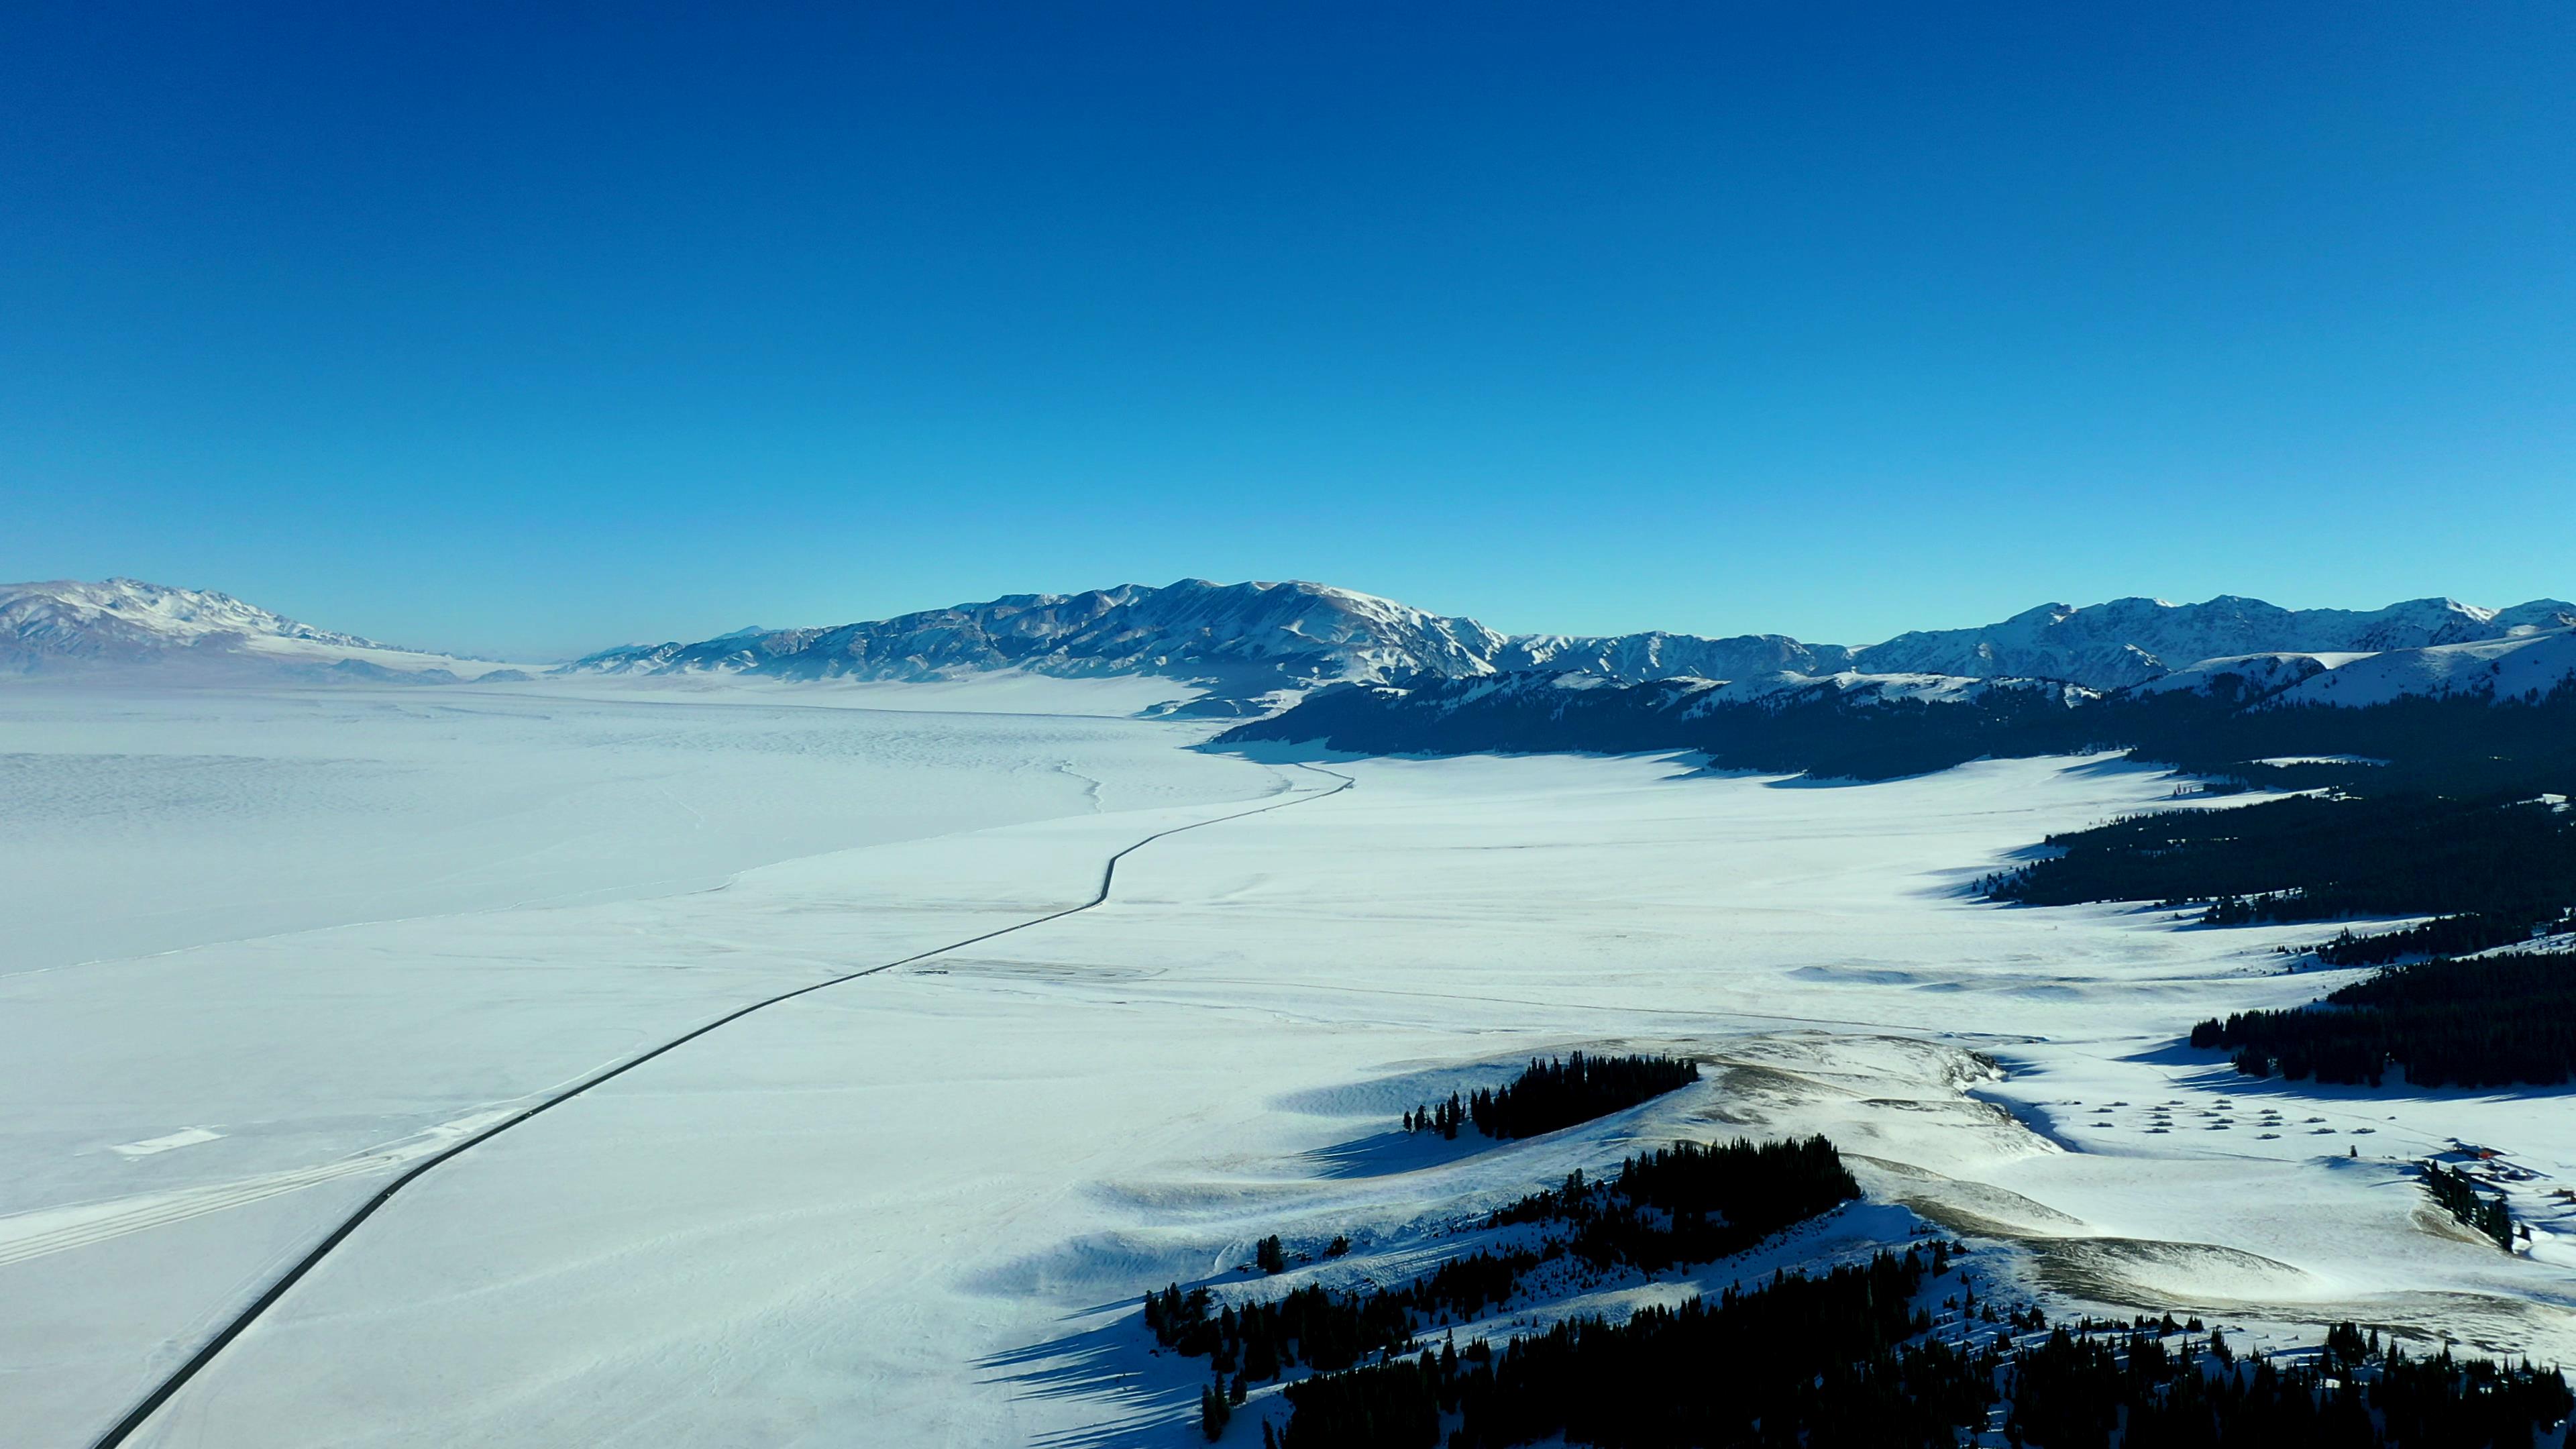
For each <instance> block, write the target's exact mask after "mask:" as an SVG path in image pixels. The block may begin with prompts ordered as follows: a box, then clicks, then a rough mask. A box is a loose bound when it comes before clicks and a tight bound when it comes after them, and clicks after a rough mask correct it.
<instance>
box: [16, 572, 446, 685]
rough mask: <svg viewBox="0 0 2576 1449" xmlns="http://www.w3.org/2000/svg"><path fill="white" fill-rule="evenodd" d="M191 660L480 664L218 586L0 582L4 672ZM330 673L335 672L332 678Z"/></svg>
mask: <svg viewBox="0 0 2576 1449" xmlns="http://www.w3.org/2000/svg"><path fill="white" fill-rule="evenodd" d="M145 663H164V664H182V665H185V666H186V667H188V668H189V669H191V670H194V671H199V672H204V671H216V672H223V671H228V670H229V671H233V672H238V671H239V670H240V669H243V668H255V669H266V670H271V671H274V670H276V669H281V668H283V669H289V670H299V671H304V672H306V673H308V674H314V675H315V677H329V678H358V677H364V678H408V679H423V680H427V679H432V678H440V677H443V678H456V677H460V676H463V675H478V676H479V675H483V674H486V673H489V672H490V671H489V666H484V665H481V664H480V663H479V662H478V661H473V660H463V659H455V658H451V657H449V656H447V655H440V654H426V653H423V652H421V651H419V650H411V649H403V648H399V647H397V646H395V645H391V644H386V643H382V642H380V641H378V640H374V639H369V638H366V637H364V636H362V635H357V634H344V633H341V632H339V631H337V630H333V629H323V628H317V627H316V626H314V625H311V624H307V623H304V622H302V621H300V620H296V619H290V618H287V617H286V616H285V615H283V614H277V613H273V612H271V611H269V610H267V609H263V608H260V607H259V606H258V605H256V604H250V603H245V602H243V601H242V600H240V599H237V598H235V597H233V596H232V595H230V594H226V593H221V592H218V591H216V590H213V589H183V588H175V587H172V586H170V585H168V584H156V583H150V582H147V581H146V580H143V579H135V578H125V577H117V578H111V579H104V580H101V581H99V582H97V583H88V582H83V581H81V580H78V579H52V580H46V581H43V582H37V583H24V584H0V672H11V673H34V672H47V673H50V672H59V671H63V670H79V669H94V668H101V667H109V666H132V665H137V664H145ZM320 671H330V672H329V673H327V674H324V673H320Z"/></svg>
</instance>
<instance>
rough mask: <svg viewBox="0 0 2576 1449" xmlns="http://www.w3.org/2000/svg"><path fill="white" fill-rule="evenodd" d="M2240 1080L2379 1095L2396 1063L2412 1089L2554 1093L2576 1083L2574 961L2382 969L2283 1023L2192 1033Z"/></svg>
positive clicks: (2548, 957)
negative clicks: (2348, 1087)
mask: <svg viewBox="0 0 2576 1449" xmlns="http://www.w3.org/2000/svg"><path fill="white" fill-rule="evenodd" d="M2191 1044H2192V1045H2193V1046H2195V1047H2200V1048H2203V1049H2209V1048H2225V1049H2227V1050H2229V1051H2230V1052H2232V1053H2233V1055H2234V1060H2235V1063H2236V1069H2237V1070H2238V1071H2240V1072H2243V1073H2245V1074H2246V1075H2248V1076H2257V1077H2260V1076H2271V1075H2275V1074H2278V1075H2280V1076H2283V1077H2288V1078H2291V1079H2293V1080H2296V1079H2300V1078H2305V1077H2311V1076H2313V1077H2314V1078H2316V1080H2318V1081H2320V1082H2337V1083H2364V1084H2367V1085H2370V1086H2374V1087H2376V1086H2379V1085H2380V1084H2381V1083H2382V1082H2383V1081H2384V1080H2385V1078H2386V1074H2387V1071H2388V1068H2389V1066H2390V1065H2391V1064H2392V1063H2394V1064H2398V1065H2402V1066H2403V1067H2404V1068H2405V1069H2406V1080H2407V1081H2408V1082H2409V1083H2410V1084H2412V1085H2414V1086H2419V1087H2440V1086H2463V1087H2499V1086H2506V1085H2509V1084H2512V1083H2517V1082H2527V1083H2533V1084H2537V1085H2543V1086H2554V1085H2557V1084H2560V1083H2563V1082H2565V1081H2567V1080H2568V1079H2569V1078H2570V1076H2571V1074H2576V952H2568V951H2530V952H2519V953H2515V954H2512V955H2504V956H2487V957H2478V958H2475V959H2471V960H2466V961H2455V960H2436V961H2423V962H2418V963H2416V964H2413V965H2409V966H2396V967H2391V968H2389V969H2387V970H2385V971H2382V972H2380V973H2379V974H2377V975H2375V976H2373V977H2371V978H2370V979H2368V980H2366V981H2357V982H2354V983H2353V984H2352V985H2350V986H2346V987H2344V988H2343V989H2341V990H2339V991H2336V992H2333V993H2331V994H2329V995H2328V996H2327V997H2326V998H2325V1000H2324V1001H2323V1002H2322V1003H2320V1004H2316V1005H2311V1006H2307V1007H2300V1008H2294V1009H2292V1010H2288V1011H2242V1012H2237V1013H2235V1014H2233V1015H2231V1016H2229V1017H2227V1018H2226V1019H2225V1020H2223V1021H2222V1020H2215V1019H2213V1020H2209V1021H2204V1022H2202V1023H2200V1024H2199V1025H2198V1026H2195V1027H2193V1028H2192V1030H2191Z"/></svg>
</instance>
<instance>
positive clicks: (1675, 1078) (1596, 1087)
mask: <svg viewBox="0 0 2576 1449" xmlns="http://www.w3.org/2000/svg"><path fill="white" fill-rule="evenodd" d="M1698 1080H1699V1063H1697V1062H1692V1061H1682V1060H1678V1059H1676V1058H1673V1057H1668V1056H1625V1057H1595V1056H1586V1055H1584V1054H1583V1053H1581V1052H1575V1053H1574V1054H1572V1055H1571V1056H1568V1057H1565V1058H1564V1059H1562V1060H1558V1059H1555V1058H1547V1059H1544V1060H1542V1059H1539V1058H1532V1059H1531V1061H1530V1064H1529V1066H1528V1067H1527V1068H1525V1069H1523V1071H1522V1072H1521V1074H1520V1075H1519V1076H1517V1077H1515V1078H1513V1079H1512V1080H1511V1081H1509V1082H1506V1083H1504V1084H1503V1085H1502V1086H1500V1087H1491V1088H1483V1089H1480V1090H1478V1091H1477V1092H1475V1093H1474V1094H1472V1095H1471V1096H1469V1097H1468V1098H1467V1101H1466V1104H1465V1119H1466V1120H1467V1121H1469V1122H1472V1123H1474V1124H1475V1127H1476V1130H1477V1131H1479V1132H1482V1133H1484V1134H1485V1135H1486V1136H1488V1137H1536V1136H1537V1135H1539V1134H1540V1133H1542V1132H1554V1131H1555V1130H1557V1129H1558V1128H1560V1127H1571V1126H1573V1125H1574V1124H1576V1123H1577V1122H1589V1121H1591V1120H1592V1119H1593V1118H1595V1117H1606V1116H1608V1115H1610V1114H1611V1113H1613V1112H1619V1111H1624V1110H1626V1109H1627V1108H1630V1107H1634V1106H1636V1105H1637V1104H1638V1103H1640V1102H1643V1101H1647V1100H1649V1099H1650V1098H1654V1097H1659V1096H1662V1095H1663V1094H1664V1093H1666V1092H1669V1091H1672V1090H1674V1089H1676V1088H1679V1087H1685V1086H1688V1085H1690V1084H1691V1083H1693V1082H1696V1081H1698ZM1459 1117H1460V1104H1459V1101H1458V1096H1457V1094H1456V1093H1454V1092H1453V1093H1451V1094H1450V1096H1449V1100H1448V1101H1447V1102H1445V1103H1442V1104H1440V1105H1439V1106H1437V1107H1433V1108H1430V1109H1427V1110H1424V1111H1416V1112H1411V1113H1408V1114H1406V1116H1405V1129H1406V1130H1407V1131H1421V1130H1424V1129H1425V1128H1426V1127H1427V1128H1428V1129H1429V1130H1432V1131H1436V1132H1439V1133H1440V1134H1441V1135H1442V1136H1444V1137H1455V1136H1457V1135H1458V1122H1459Z"/></svg>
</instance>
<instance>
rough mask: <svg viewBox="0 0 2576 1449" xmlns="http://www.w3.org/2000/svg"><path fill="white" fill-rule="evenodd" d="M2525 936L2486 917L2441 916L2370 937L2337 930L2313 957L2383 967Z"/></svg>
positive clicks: (2328, 962)
mask: <svg viewBox="0 0 2576 1449" xmlns="http://www.w3.org/2000/svg"><path fill="white" fill-rule="evenodd" d="M2526 934H2528V933H2527V932H2525V931H2523V930H2521V929H2519V928H2517V927H2516V926H2514V925H2513V924H2511V923H2510V922H2505V921H2497V920H2493V919H2490V918H2488V917H2486V916H2444V917H2442V918H2441V919H2440V920H2436V921H2426V922H2425V923H2424V924H2422V925H2420V926H2409V927H2407V928H2406V929H2404V930H2402V931H2381V932H2379V933H2378V934H2376V935H2370V936H2356V935H2354V934H2353V933H2352V932H2350V931H2348V930H2347V931H2339V932H2337V933H2336V934H2335V938H2334V939H2333V940H2331V941H2328V942H2326V943H2325V944H2324V945H2322V946H2319V947H2317V948H2316V958H2317V960H2319V961H2320V962H2323V963H2324V964H2326V965H2328V966H2386V965H2388V964H2390V963H2391V962H2394V961H2397V960H2399V959H2401V958H2403V957H2407V956H2465V955H2468V954H2469V953H2470V952H2472V951H2484V950H2486V949H2487V948H2488V947H2491V946H2504V945H2510V944H2512V943H2513V942H2515V941H2519V940H2522V939H2523V938H2524V937H2525V935H2526Z"/></svg>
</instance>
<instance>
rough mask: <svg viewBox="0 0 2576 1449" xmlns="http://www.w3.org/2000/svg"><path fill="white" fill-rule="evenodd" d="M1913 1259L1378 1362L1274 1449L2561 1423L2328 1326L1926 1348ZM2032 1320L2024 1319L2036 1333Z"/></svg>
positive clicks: (1643, 1447) (2379, 1448)
mask: <svg viewBox="0 0 2576 1449" xmlns="http://www.w3.org/2000/svg"><path fill="white" fill-rule="evenodd" d="M1926 1273H1927V1270H1926V1265H1925V1264H1924V1263H1923V1261H1922V1259H1921V1258H1920V1257H1919V1256H1917V1255H1916V1254H1914V1253H1913V1252H1910V1251H1909V1252H1908V1253H1907V1254H1906V1255H1905V1256H1904V1257H1903V1258H1897V1257H1894V1256H1893V1255H1890V1254H1886V1253H1881V1254H1880V1255H1879V1256H1878V1258H1877V1259H1876V1260H1875V1261H1873V1262H1872V1263H1870V1264H1869V1265H1867V1266H1866V1267H1847V1268H1839V1269H1836V1270H1834V1271H1833V1272H1831V1273H1828V1274H1826V1275H1824V1276H1822V1277H1816V1278H1809V1277H1803V1276H1802V1277H1787V1276H1782V1277H1777V1278H1775V1279H1774V1280H1773V1281H1772V1282H1771V1283H1770V1284H1769V1285H1768V1286H1766V1287H1762V1288H1759V1289H1757V1290H1755V1291H1753V1292H1749V1293H1737V1292H1734V1291H1732V1290H1730V1291H1729V1292H1727V1293H1726V1294H1725V1295H1724V1296H1723V1297H1722V1298H1721V1300H1720V1301H1719V1303H1718V1304H1717V1305H1716V1306H1715V1307H1714V1308H1712V1307H1710V1306H1708V1304H1707V1303H1706V1300H1704V1299H1695V1300H1693V1301H1691V1302H1689V1303H1687V1304H1684V1305H1683V1306H1682V1307H1680V1308H1677V1309H1670V1310H1666V1309H1655V1308H1650V1309H1646V1310H1644V1311H1641V1312H1639V1313H1638V1314H1636V1315H1635V1316H1634V1317H1632V1318H1631V1319H1629V1320H1628V1321H1627V1322H1625V1323H1620V1324H1612V1323H1607V1322H1604V1321H1602V1320H1600V1319H1577V1320H1573V1321H1570V1322H1566V1323H1560V1324H1558V1325H1556V1326H1554V1327H1552V1328H1550V1329H1548V1330H1547V1331H1546V1332H1544V1333H1540V1334H1535V1335H1530V1336H1524V1337H1516V1338H1514V1339H1512V1340H1511V1341H1510V1342H1509V1343H1507V1344H1506V1345H1504V1346H1503V1347H1501V1348H1500V1349H1494V1348H1490V1347H1489V1346H1488V1345H1486V1344H1484V1343H1481V1342H1479V1343H1476V1344H1472V1345H1470V1346H1469V1347H1468V1349H1467V1350H1466V1351H1465V1352H1463V1353H1462V1352H1460V1351H1458V1349H1457V1348H1456V1346H1455V1345H1454V1344H1449V1343H1444V1344H1443V1345H1442V1346H1441V1347H1440V1348H1439V1349H1438V1350H1437V1351H1433V1350H1429V1349H1425V1350H1424V1351H1422V1352H1421V1353H1420V1354H1419V1355H1418V1356H1415V1357H1410V1358H1405V1357H1397V1358H1391V1359H1388V1360H1386V1361H1383V1362H1381V1363H1377V1364H1373V1365H1369V1366H1367V1367H1364V1368H1356V1369H1352V1370H1348V1371H1345V1372H1342V1373H1337V1374H1329V1375H1322V1376H1318V1377H1315V1378H1310V1379H1307V1380H1306V1381H1304V1382H1302V1383H1298V1384H1292V1385H1290V1386H1289V1387H1288V1389H1287V1398H1288V1401H1289V1403H1290V1405H1291V1406H1292V1408H1293V1410H1294V1413H1293V1415H1292V1417H1291V1418H1290V1419H1289V1421H1288V1429H1287V1432H1286V1434H1284V1435H1282V1436H1281V1437H1280V1444H1281V1446H1282V1449H1325V1446H1330V1449H1434V1446H1437V1445H1438V1444H1440V1443H1441V1433H1440V1429H1441V1424H1442V1418H1443V1416H1444V1415H1448V1416H1454V1417H1455V1419H1456V1421H1457V1427H1456V1428H1455V1429H1453V1430H1451V1431H1450V1433H1449V1434H1448V1436H1447V1442H1448V1445H1449V1446H1450V1449H1506V1446H1510V1445H1518V1444H1529V1443H1534V1442H1538V1441H1542V1440H1548V1439H1553V1438H1556V1437H1558V1436H1562V1437H1563V1439H1564V1440H1565V1442H1568V1443H1574V1444H1588V1445H1594V1446H1598V1449H1685V1446H1701V1445H1741V1446H1758V1449H1933V1446H1939V1449H1953V1446H1955V1445H1956V1444H1958V1443H1959V1442H1960V1437H1961V1435H1962V1434H1963V1433H1970V1434H1974V1433H1981V1432H1982V1431H1984V1430H1985V1429H1986V1428H1987V1427H1988V1425H1989V1423H1990V1422H1991V1421H1992V1419H1993V1418H1994V1417H1995V1415H1994V1410H1995V1408H1996V1406H1997V1405H2001V1406H2003V1414H2002V1418H2003V1421H2004V1434H2005V1437H2006V1439H2007V1440H2008V1442H2010V1443H2013V1444H2030V1445H2034V1446H2038V1449H2109V1445H2110V1444H2111V1442H2112V1435H2113V1433H2114V1432H2115V1431H2119V1433H2120V1440H2119V1442H2120V1444H2121V1445H2122V1449H2216V1446H2220V1445H2298V1446H2302V1449H2306V1446H2315V1449H2391V1446H2402V1449H2508V1446H2510V1449H2527V1446H2528V1445H2529V1444H2530V1443H2531V1442H2532V1436H2533V1433H2534V1431H2535V1430H2537V1429H2547V1428H2550V1427H2553V1426H2555V1425H2556V1424H2557V1423H2559V1422H2560V1421H2561V1420H2563V1419H2565V1418H2566V1416H2567V1414H2568V1412H2569V1409H2570V1406H2571V1400H2570V1395H2569V1393H2568V1389H2567V1384H2566V1381H2565V1379H2564V1378H2562V1377H2561V1376H2560V1375H2559V1374H2558V1372H2557V1371H2555V1370H2544V1369H2537V1368H2534V1367H2532V1366H2530V1365H2527V1364H2524V1365H2498V1364H2494V1363H2489V1362H2485V1361H2483V1360H2472V1361H2469V1362H2466V1363H2462V1362H2459V1361H2457V1360H2454V1359H2453V1358H2452V1357H2451V1355H2450V1353H2449V1351H2448V1350H2447V1349H2446V1350H2444V1351H2442V1352H2441V1353H2439V1354H2436V1355H2435V1356H2433V1357H2431V1358H2414V1357H2410V1356H2408V1355H2407V1354H2406V1353H2405V1352H2404V1351H2403V1350H2402V1349H2399V1348H2397V1347H2395V1346H2393V1345H2392V1346H2390V1347H2389V1348H2387V1349H2386V1350H2384V1351H2383V1350H2382V1349H2380V1347H2379V1346H2378V1334H2377V1332H2376V1331H2375V1330H2374V1331H2373V1332H2372V1333H2371V1334H2370V1335H2369V1337H2368V1338H2367V1339H2365V1337H2364V1336H2363V1334H2362V1332H2361V1330H2360V1329H2359V1328H2358V1327H2356V1326H2354V1325H2352V1324H2349V1323H2347V1324H2341V1325H2338V1326H2337V1327H2336V1328H2335V1329H2334V1331H2333V1332H2332V1333H2330V1334H2329V1335H2328V1337H2327V1342H2326V1346H2325V1348H2324V1350H2323V1351H2322V1352H2321V1353H2320V1354H2319V1355H2318V1356H2317V1358H2316V1359H2315V1360H2314V1361H2313V1362H2308V1363H2299V1364H2292V1365H2283V1364H2281V1363H2279V1362H2277V1361H2276V1360H2273V1359H2269V1358H2263V1357H2256V1358H2253V1359H2251V1360H2248V1361H2239V1360H2238V1359H2237V1358H2236V1356H2235V1355H2234V1354H2233V1353H2232V1352H2230V1351H2229V1349H2228V1348H2227V1346H2226V1344H2225V1342H2224V1340H2223V1338H2222V1337H2221V1336H2220V1335H2218V1334H2216V1333H2211V1334H2210V1335H2209V1336H2208V1337H2207V1338H2206V1339H2205V1340H2199V1341H2195V1340H2193V1339H2191V1338H2189V1337H2188V1336H2185V1337H2183V1338H2182V1339H2181V1340H2180V1341H2179V1342H2176V1343H2173V1344H2168V1343H2167V1341H2166V1340H2167V1339H2168V1338H2171V1337H2173V1336H2174V1334H2175V1333H2176V1332H2177V1330H2176V1329H2175V1327H2174V1325H2173V1322H2172V1319H2171V1317H2170V1316H2168V1317H2167V1318H2166V1319H2165V1320H2164V1321H2163V1322H2162V1323H2152V1322H2147V1321H2144V1320H2142V1321H2140V1322H2139V1323H2138V1324H2136V1325H2134V1326H2129V1327H2115V1328H2109V1329H2108V1330H2107V1331H2106V1332H2098V1333H2097V1332H2096V1331H2095V1330H2094V1328H2093V1326H2092V1325H2090V1324H2089V1323H2088V1324H2087V1325H2085V1327H2084V1328H2083V1329H2081V1330H2078V1331H2074V1332H2070V1331H2069V1330H2068V1329H2066V1328H2064V1327H2059V1328H2057V1329H2054V1330H2052V1331H2051V1332H2050V1333H2049V1334H2048V1336H2047V1337H2046V1338H2045V1339H2043V1340H2041V1341H2039V1342H2036V1343H2030V1344H2025V1345H2020V1346H2014V1345H2011V1344H2010V1343H2009V1342H2008V1340H2006V1339H2005V1338H2003V1337H2002V1336H2000V1335H1997V1336H1990V1337H1987V1338H1986V1339H1984V1340H1983V1341H1982V1342H1979V1343H1973V1344H1972V1343H1968V1342H1959V1343H1946V1342H1942V1341H1939V1340H1937V1339H1925V1338H1924V1336H1923V1335H1924V1331H1925V1329H1926V1328H1927V1327H1928V1323H1927V1321H1926V1319H1925V1318H1924V1317H1923V1315H1922V1314H1921V1313H1920V1312H1919V1311H1916V1310H1913V1309H1912V1308H1911V1307H1910V1305H1911V1303H1912V1301H1913V1299H1914V1296H1915V1294H1916V1293H1918V1292H1919V1291H1920V1290H1921V1287H1922V1285H1923V1282H1924V1279H1925V1277H1926ZM2034 1317H2035V1315H2034Z"/></svg>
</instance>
